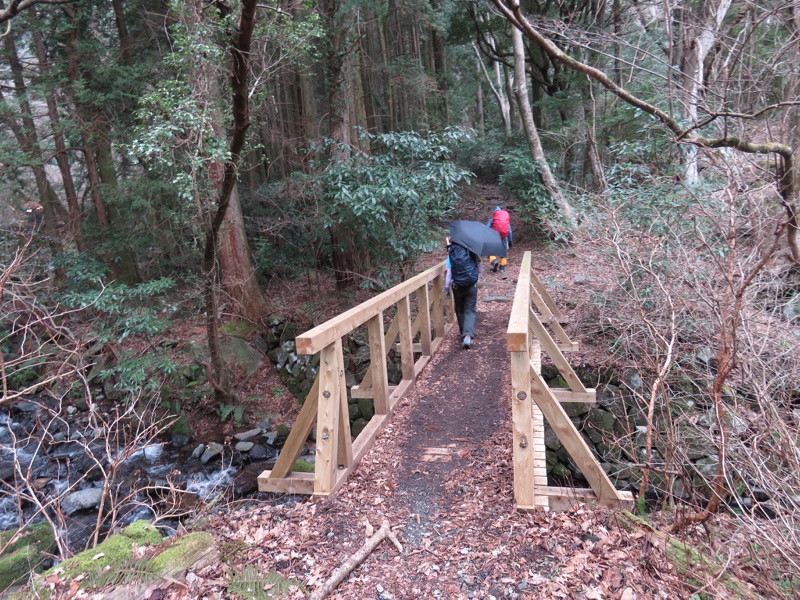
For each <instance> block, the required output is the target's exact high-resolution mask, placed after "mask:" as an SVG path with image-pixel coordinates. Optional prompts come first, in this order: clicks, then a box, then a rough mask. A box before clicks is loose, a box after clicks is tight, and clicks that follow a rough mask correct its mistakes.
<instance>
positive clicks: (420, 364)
mask: <svg viewBox="0 0 800 600" xmlns="http://www.w3.org/2000/svg"><path fill="white" fill-rule="evenodd" d="M430 361H431V357H430V356H425V355H424V354H423V355H422V356H420V357H419V358H418V359H417V362H415V363H414V379H416V378H417V377H419V374H420V373H422V371H423V369H425V367H426V366H427V365H428V363H429V362H430Z"/></svg>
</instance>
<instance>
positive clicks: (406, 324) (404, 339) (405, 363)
mask: <svg viewBox="0 0 800 600" xmlns="http://www.w3.org/2000/svg"><path fill="white" fill-rule="evenodd" d="M395 320H396V321H397V324H398V327H399V328H400V361H401V368H402V369H403V380H404V381H413V380H414V340H413V334H412V333H411V308H410V307H409V302H408V296H404V297H403V298H400V300H398V301H397V316H396V317H395Z"/></svg>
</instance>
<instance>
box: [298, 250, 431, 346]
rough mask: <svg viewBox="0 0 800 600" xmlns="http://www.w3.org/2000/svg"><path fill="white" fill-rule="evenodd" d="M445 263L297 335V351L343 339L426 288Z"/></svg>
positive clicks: (327, 344)
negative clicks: (378, 315)
mask: <svg viewBox="0 0 800 600" xmlns="http://www.w3.org/2000/svg"><path fill="white" fill-rule="evenodd" d="M444 265H445V263H444V261H442V262H441V263H439V264H438V265H435V266H433V267H431V268H430V269H428V270H426V271H423V272H422V273H420V274H419V275H416V276H414V277H412V278H411V279H409V280H407V281H404V282H403V283H401V284H399V285H396V286H394V287H393V288H391V289H389V290H386V291H385V292H383V293H381V294H378V295H377V296H375V297H374V298H371V299H370V300H367V301H366V302H362V303H361V304H359V305H358V306H355V307H353V308H351V309H350V310H348V311H345V312H343V313H342V314H340V315H338V316H336V317H334V318H333V319H330V320H328V321H326V322H325V323H322V324H321V325H318V326H317V327H314V328H313V329H310V330H309V331H306V332H305V333H303V334H301V335H299V336H297V338H296V339H295V344H296V347H297V353H298V354H315V353H317V352H320V351H321V350H322V349H323V348H325V347H327V346H329V345H330V344H332V343H334V342H335V341H336V340H337V339H341V337H342V336H343V335H346V334H347V333H349V332H350V331H352V330H353V329H355V328H356V327H358V326H360V325H363V324H364V323H366V322H367V321H368V320H369V319H371V318H372V317H374V316H375V315H377V314H378V313H379V312H380V311H383V310H386V309H387V308H389V307H390V306H392V305H393V304H395V303H396V302H397V301H398V300H399V299H400V298H403V297H405V296H408V295H409V294H411V293H413V292H415V291H417V290H419V289H421V288H423V287H425V288H426V287H427V285H428V283H429V282H430V281H432V280H433V279H435V278H436V276H437V275H439V274H441V273H443V272H444ZM426 295H427V294H426Z"/></svg>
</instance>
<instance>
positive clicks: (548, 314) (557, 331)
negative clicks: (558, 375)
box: [531, 275, 579, 352]
mask: <svg viewBox="0 0 800 600" xmlns="http://www.w3.org/2000/svg"><path fill="white" fill-rule="evenodd" d="M532 277H534V278H535V277H536V275H532ZM540 285H541V284H540ZM545 293H546V292H545ZM531 300H532V302H533V305H534V306H536V309H537V310H538V311H539V313H540V316H538V317H537V318H538V320H539V322H540V323H542V324H543V325H549V326H550V328H551V329H552V330H553V337H554V339H556V340H558V342H559V348H560V349H561V350H562V352H577V351H578V346H579V344H578V343H577V342H573V341H572V340H571V339H569V335H567V332H566V331H564V328H563V327H562V326H561V324H560V323H559V322H558V321H559V320H558V317H557V316H556V315H554V314H553V312H552V310H551V309H550V306H549V305H548V303H547V302H545V300H544V299H543V298H542V296H541V294H540V292H539V290H538V289H537V288H536V286H535V285H533V282H531ZM551 302H552V300H551Z"/></svg>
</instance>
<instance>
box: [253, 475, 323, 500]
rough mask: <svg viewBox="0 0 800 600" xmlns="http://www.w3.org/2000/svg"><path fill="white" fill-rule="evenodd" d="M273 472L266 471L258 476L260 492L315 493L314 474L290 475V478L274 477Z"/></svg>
mask: <svg viewBox="0 0 800 600" xmlns="http://www.w3.org/2000/svg"><path fill="white" fill-rule="evenodd" d="M273 473H275V470H274V469H273V470H272V471H264V472H263V473H261V475H259V476H258V491H259V492H276V493H279V494H308V495H311V494H313V493H314V473H290V474H289V476H288V477H280V478H278V477H273Z"/></svg>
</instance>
